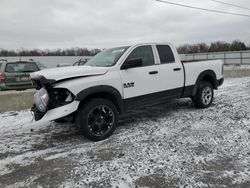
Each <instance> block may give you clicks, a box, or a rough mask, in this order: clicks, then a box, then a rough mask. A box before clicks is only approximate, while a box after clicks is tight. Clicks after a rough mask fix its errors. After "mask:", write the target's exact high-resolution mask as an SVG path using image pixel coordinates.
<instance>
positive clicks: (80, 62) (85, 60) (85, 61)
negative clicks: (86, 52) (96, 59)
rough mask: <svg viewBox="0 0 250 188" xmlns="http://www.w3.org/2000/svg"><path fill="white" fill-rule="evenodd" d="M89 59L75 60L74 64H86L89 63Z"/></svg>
mask: <svg viewBox="0 0 250 188" xmlns="http://www.w3.org/2000/svg"><path fill="white" fill-rule="evenodd" d="M88 60H89V59H88V58H84V59H79V60H78V61H77V62H75V63H74V64H73V66H82V65H85V63H87V61H88Z"/></svg>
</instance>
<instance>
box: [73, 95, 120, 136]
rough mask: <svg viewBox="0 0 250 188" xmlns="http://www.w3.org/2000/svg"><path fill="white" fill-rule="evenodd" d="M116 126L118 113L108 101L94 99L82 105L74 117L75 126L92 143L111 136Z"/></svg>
mask: <svg viewBox="0 0 250 188" xmlns="http://www.w3.org/2000/svg"><path fill="white" fill-rule="evenodd" d="M117 124H118V111H117V108H116V106H115V105H114V104H113V103H112V102H111V101H109V100H106V99H102V98H96V99H92V100H90V101H89V102H88V103H86V104H84V105H83V106H82V107H81V108H80V109H79V111H78V113H77V115H76V125H77V127H79V128H80V131H81V133H82V134H83V135H84V136H85V137H86V138H88V139H89V140H92V141H100V140H104V139H105V138H107V137H109V136H111V135H112V134H113V132H114V130H115V129H116V126H117Z"/></svg>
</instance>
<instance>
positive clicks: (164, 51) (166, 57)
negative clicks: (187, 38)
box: [156, 45, 175, 64]
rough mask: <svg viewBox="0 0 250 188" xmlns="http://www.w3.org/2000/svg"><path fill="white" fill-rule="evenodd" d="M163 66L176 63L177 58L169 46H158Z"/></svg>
mask: <svg viewBox="0 0 250 188" xmlns="http://www.w3.org/2000/svg"><path fill="white" fill-rule="evenodd" d="M156 48H157V51H158V54H159V57H160V61H161V64H167V63H174V62H175V58H174V54H173V52H172V49H171V48H170V46H168V45H156Z"/></svg>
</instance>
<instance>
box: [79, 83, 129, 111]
mask: <svg viewBox="0 0 250 188" xmlns="http://www.w3.org/2000/svg"><path fill="white" fill-rule="evenodd" d="M93 98H104V99H107V100H110V101H111V102H113V103H114V104H115V106H117V110H118V112H119V113H123V111H124V105H123V100H122V96H121V94H120V92H119V91H118V90H117V89H116V88H114V87H112V86H107V85H100V86H94V87H90V88H87V89H85V90H82V91H80V92H79V93H78V94H77V95H76V100H78V101H80V105H79V108H80V107H81V106H82V105H84V104H85V103H86V102H88V101H89V100H91V99H93Z"/></svg>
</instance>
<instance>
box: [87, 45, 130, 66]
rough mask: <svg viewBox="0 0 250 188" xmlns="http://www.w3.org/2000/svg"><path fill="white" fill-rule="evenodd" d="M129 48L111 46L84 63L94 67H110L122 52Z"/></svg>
mask: <svg viewBox="0 0 250 188" xmlns="http://www.w3.org/2000/svg"><path fill="white" fill-rule="evenodd" d="M128 48H129V46H125V47H118V48H111V49H107V50H103V51H102V52H100V53H98V54H97V55H96V56H94V57H93V58H92V59H90V60H89V61H87V62H86V63H85V65H88V66H95V67H111V66H113V65H115V64H116V62H117V61H118V60H119V59H120V57H121V56H122V55H123V54H124V52H125V51H126V50H127V49H128Z"/></svg>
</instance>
